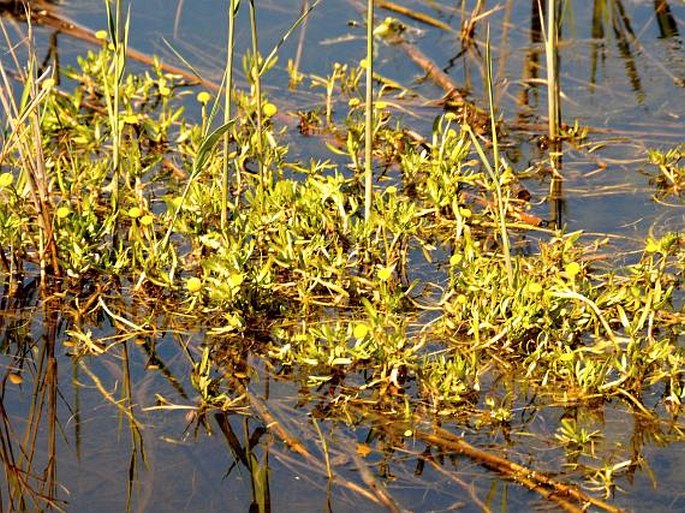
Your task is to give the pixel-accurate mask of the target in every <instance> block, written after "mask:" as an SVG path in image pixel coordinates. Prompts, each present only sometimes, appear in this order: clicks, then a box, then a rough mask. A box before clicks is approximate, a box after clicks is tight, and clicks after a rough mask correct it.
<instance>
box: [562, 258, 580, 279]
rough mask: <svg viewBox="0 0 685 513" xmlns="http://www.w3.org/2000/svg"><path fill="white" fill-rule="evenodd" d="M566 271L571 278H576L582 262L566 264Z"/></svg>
mask: <svg viewBox="0 0 685 513" xmlns="http://www.w3.org/2000/svg"><path fill="white" fill-rule="evenodd" d="M564 271H566V275H567V276H568V277H569V278H575V277H576V275H577V274H578V273H579V272H580V264H579V263H578V262H570V263H568V264H566V265H565V266H564Z"/></svg>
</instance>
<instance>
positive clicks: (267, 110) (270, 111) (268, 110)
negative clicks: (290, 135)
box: [262, 102, 278, 118]
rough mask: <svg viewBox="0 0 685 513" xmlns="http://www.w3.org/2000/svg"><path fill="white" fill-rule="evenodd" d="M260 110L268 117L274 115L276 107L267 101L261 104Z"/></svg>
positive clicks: (276, 110)
mask: <svg viewBox="0 0 685 513" xmlns="http://www.w3.org/2000/svg"><path fill="white" fill-rule="evenodd" d="M262 112H263V113H264V115H265V116H266V117H267V118H270V117H272V116H275V115H276V113H277V112H278V107H276V106H275V105H274V104H273V103H270V102H267V103H265V104H264V105H263V106H262Z"/></svg>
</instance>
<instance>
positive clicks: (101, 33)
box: [95, 30, 109, 41]
mask: <svg viewBox="0 0 685 513" xmlns="http://www.w3.org/2000/svg"><path fill="white" fill-rule="evenodd" d="M107 37H109V34H108V33H107V31H106V30H98V31H97V32H96V33H95V39H99V40H100V41H107Z"/></svg>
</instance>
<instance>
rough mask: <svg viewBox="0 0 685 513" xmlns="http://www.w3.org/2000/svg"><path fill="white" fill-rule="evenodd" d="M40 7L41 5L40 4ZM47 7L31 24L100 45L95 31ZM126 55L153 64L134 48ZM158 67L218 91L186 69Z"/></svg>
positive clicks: (164, 65) (209, 81)
mask: <svg viewBox="0 0 685 513" xmlns="http://www.w3.org/2000/svg"><path fill="white" fill-rule="evenodd" d="M41 5H43V4H42V3H41ZM48 6H49V4H46V6H45V8H42V9H40V10H37V11H32V12H31V20H32V21H33V23H36V24H38V25H43V26H45V27H50V28H53V29H55V30H57V31H59V32H61V33H63V34H67V35H68V36H71V37H73V38H76V39H80V40H81V41H85V42H86V43H90V44H93V45H101V44H102V41H101V40H99V39H98V38H97V37H95V31H93V30H91V29H89V28H88V27H84V26H83V25H80V24H78V23H76V22H75V21H73V20H71V19H69V18H68V17H66V16H63V15H62V14H60V13H58V12H55V10H54V6H52V7H48ZM126 55H127V56H128V57H129V58H131V59H133V60H136V61H138V62H141V63H143V64H146V65H149V66H152V65H154V64H155V59H154V58H153V57H151V56H150V55H148V54H146V53H143V52H141V51H139V50H136V49H134V48H130V47H127V48H126ZM159 67H160V68H161V69H162V71H165V72H167V73H171V74H174V75H178V76H180V77H182V78H185V79H186V80H188V81H190V82H192V83H195V84H200V85H203V86H204V87H207V88H208V89H211V90H213V91H218V90H219V89H220V86H219V84H217V83H215V82H212V81H211V80H207V79H204V78H202V77H199V76H197V75H196V74H195V73H192V72H190V71H188V70H186V69H183V68H179V67H177V66H173V65H171V64H165V63H163V62H160V63H159Z"/></svg>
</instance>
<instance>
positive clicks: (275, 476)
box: [0, 0, 683, 513]
mask: <svg viewBox="0 0 685 513" xmlns="http://www.w3.org/2000/svg"><path fill="white" fill-rule="evenodd" d="M9 4H10V2H7V1H6V2H2V3H0V8H1V7H4V6H7V7H8V8H9ZM14 5H16V3H14ZM531 5H532V9H531V13H530V14H531V15H530V27H531V30H530V32H529V35H527V36H526V37H528V38H529V40H528V41H526V42H525V44H522V47H523V49H524V50H523V52H524V53H525V55H526V56H525V58H524V61H523V68H524V71H523V83H524V86H523V87H522V89H521V94H520V96H519V102H520V106H521V110H520V111H519V112H521V116H522V117H526V118H529V117H531V116H534V115H536V114H535V113H537V115H538V116H539V115H540V114H539V111H540V110H541V109H543V107H544V102H541V101H540V97H541V96H542V95H541V93H540V90H539V87H538V83H539V82H540V75H541V74H540V69H541V66H542V65H541V63H540V57H539V55H540V48H539V47H540V43H541V42H542V23H541V17H540V9H539V6H538V2H537V0H533V1H532V3H531ZM654 13H655V15H656V20H657V23H658V27H659V33H660V37H662V38H665V39H677V38H678V37H679V31H678V25H677V19H676V17H675V16H673V14H672V11H671V8H670V6H669V5H668V3H667V2H666V1H658V0H655V2H654ZM607 19H608V20H609V21H607ZM632 25H633V21H632V20H631V18H630V16H629V14H628V11H627V10H626V8H625V7H624V5H623V4H622V3H621V2H620V1H607V0H595V2H594V4H593V14H592V27H591V34H592V38H593V41H592V43H591V45H592V54H591V56H592V57H591V59H592V60H591V62H592V65H591V71H590V83H591V84H592V85H593V86H594V85H600V81H599V79H598V77H597V70H598V67H599V66H600V65H601V63H602V62H603V61H604V60H605V59H606V58H607V55H609V53H608V52H610V49H609V48H607V46H608V43H607V41H606V38H607V34H608V33H609V31H611V32H612V33H613V35H614V37H615V38H616V46H617V49H618V55H619V56H620V58H621V59H622V61H623V63H624V67H625V70H626V76H627V78H628V85H629V87H630V89H631V90H632V91H633V92H634V94H635V98H636V99H637V100H638V102H644V101H645V100H646V99H647V98H648V93H649V92H650V91H649V89H648V87H649V86H648V84H645V83H644V81H643V78H642V76H641V72H640V71H639V66H640V59H639V54H638V53H637V52H636V48H637V47H636V37H635V32H634V30H633V28H632ZM567 42H568V41H567ZM528 43H530V44H528ZM474 44H475V43H474ZM517 44H518V43H517ZM300 48H301V46H300ZM470 57H471V58H473V59H476V58H479V57H478V53H477V52H475V51H474V52H472V55H471V56H470ZM565 62H566V61H565ZM564 64H565V63H564ZM447 69H448V70H449V69H450V68H449V66H448V67H447ZM467 73H470V71H467ZM435 112H436V111H431V115H433V114H435ZM567 116H570V115H569V114H567ZM538 132H540V130H538ZM547 150H549V151H551V152H552V154H555V153H560V152H559V148H558V146H557V147H554V146H552V147H549V146H548V147H547V148H545V151H544V152H541V153H538V154H537V155H544V156H545V157H547ZM566 165H567V161H563V162H562V160H561V158H560V157H559V158H557V159H556V160H553V162H552V169H553V170H554V171H555V172H561V174H564V172H565V171H566V169H563V168H562V166H566ZM567 168H568V171H569V172H568V175H567V176H569V177H571V178H569V180H571V179H572V176H573V172H574V169H575V170H576V171H577V168H574V167H573V165H571V166H567ZM550 182H551V186H550V188H551V193H550V195H549V203H550V207H551V211H550V214H549V219H550V220H551V221H552V222H553V223H554V224H556V225H557V226H561V225H563V223H564V220H565V217H566V213H567V210H566V206H565V204H566V203H565V198H564V197H563V191H562V180H561V178H560V177H559V176H558V175H557V174H556V173H553V176H552V178H551V180H550ZM631 210H632V209H631ZM562 214H563V215H564V217H562ZM11 267H12V266H11V263H10V262H7V263H6V268H7V269H9V268H11ZM8 283H9V284H8V285H6V286H5V287H6V288H5V293H4V294H3V295H2V299H1V300H0V301H1V302H0V309H1V310H2V315H0V329H1V331H0V349H1V351H2V355H3V356H2V360H1V361H2V365H3V367H4V373H3V379H2V383H1V384H0V387H1V390H0V458H1V459H2V464H3V473H4V477H5V478H6V479H5V483H6V486H5V487H4V488H2V489H1V491H0V510H3V511H41V510H50V509H54V510H58V509H67V510H73V511H83V510H85V509H87V507H88V506H90V507H93V505H97V506H98V510H99V511H105V510H107V509H109V510H111V511H122V510H123V509H128V510H140V511H142V510H145V509H146V508H152V507H153V505H154V509H155V510H156V511H164V510H169V511H176V510H179V509H186V508H188V507H189V502H194V504H195V506H196V507H200V506H204V507H206V508H208V510H216V509H218V508H221V507H225V505H226V503H227V501H233V502H230V504H231V508H232V510H234V511H237V510H240V511H249V512H253V511H254V512H260V513H262V512H264V513H265V512H269V511H271V510H272V505H274V504H279V507H278V510H279V511H284V510H300V511H302V510H304V511H307V510H311V509H314V508H317V509H324V510H325V511H356V512H358V511H381V510H387V511H398V510H400V509H401V507H402V506H401V505H406V506H408V507H413V508H417V509H418V510H427V509H429V508H431V509H433V508H435V509H437V508H443V509H444V510H448V509H450V508H451V509H457V508H460V509H463V510H465V511H489V510H490V511H492V510H500V509H507V508H509V509H510V510H519V511H523V510H526V509H528V508H530V507H532V506H535V505H538V506H539V505H540V503H539V502H538V499H536V498H531V496H530V495H529V494H528V492H527V491H525V490H523V489H522V488H521V487H519V486H518V484H512V483H511V482H509V481H506V480H504V479H502V476H501V474H500V473H498V472H494V471H492V470H487V469H492V467H487V469H486V468H484V466H482V465H480V464H479V463H478V460H476V459H475V458H473V459H470V458H469V457H467V456H465V453H464V452H463V447H462V448H461V449H459V448H458V447H460V446H455V445H454V444H455V443H456V442H455V440H453V438H452V437H454V436H455V434H457V433H458V434H461V433H467V434H468V436H469V437H470V440H471V441H472V443H473V444H474V445H476V444H479V446H486V447H490V448H491V449H492V448H496V450H497V452H498V453H500V452H501V453H509V454H513V455H514V457H515V458H517V459H518V460H520V461H528V462H531V463H530V464H531V466H533V467H535V468H542V469H545V470H551V471H552V472H558V473H559V475H560V478H564V479H567V480H568V481H574V480H575V481H581V480H583V479H590V480H591V483H592V484H593V486H594V487H595V488H596V489H597V490H599V491H600V492H602V493H606V494H607V495H609V496H613V495H614V494H617V493H618V492H617V490H616V489H615V487H613V486H609V485H607V482H608V481H607V480H606V478H607V477H608V476H609V475H610V474H611V476H612V477H615V476H616V475H619V476H620V478H621V480H620V483H621V486H622V487H623V488H625V489H626V490H627V495H625V496H624V495H620V493H619V494H618V499H616V500H617V502H618V503H623V504H631V503H632V504H633V505H634V504H636V503H649V497H650V493H651V492H650V491H649V490H648V491H647V492H646V493H645V492H644V490H642V489H641V488H640V486H641V485H644V483H645V482H647V481H649V479H648V477H646V476H649V475H650V473H651V474H654V475H655V476H657V479H658V480H659V481H662V482H663V483H665V489H666V490H667V491H669V493H670V494H671V495H670V496H669V498H670V500H677V499H673V497H675V494H674V493H673V490H669V487H670V488H675V489H676V492H678V490H677V487H678V485H679V484H680V483H679V481H678V476H679V473H678V469H679V462H680V461H681V460H682V459H683V457H682V455H679V454H678V452H677V451H673V450H669V451H662V452H658V448H660V447H665V446H667V445H668V444H673V443H674V442H675V441H678V440H682V437H683V433H682V427H681V426H680V425H679V423H678V422H677V418H676V417H675V416H671V415H670V412H669V411H667V407H666V405H664V404H663V403H659V399H658V398H655V401H657V404H656V405H655V407H654V409H655V410H656V411H658V415H655V416H653V415H646V414H645V412H644V411H639V410H638V409H632V408H631V407H630V402H629V401H628V402H627V404H628V405H626V403H620V402H618V400H616V402H614V403H608V404H595V405H589V406H577V405H574V406H563V407H557V406H555V404H554V401H553V400H549V398H547V400H546V399H544V398H536V397H527V396H526V394H525V393H524V394H522V395H523V398H522V399H521V401H520V404H518V403H517V404H511V405H510V406H511V409H512V410H513V411H520V412H521V414H520V415H518V416H517V417H515V418H514V419H513V420H505V421H503V422H500V423H493V424H492V426H491V428H490V430H489V431H488V430H486V432H484V433H483V432H480V434H475V433H476V431H477V430H478V429H479V426H478V422H480V421H485V420H487V419H486V417H487V415H486V413H484V412H488V411H489V410H488V408H489V406H488V407H486V401H488V400H492V401H493V402H496V403H497V404H500V403H501V404H509V403H508V402H511V398H512V397H513V396H514V395H516V394H517V393H518V391H517V390H515V389H514V386H513V385H502V384H501V383H502V382H505V383H506V382H507V381H508V380H507V379H506V377H502V378H501V379H500V378H499V377H498V378H497V379H495V380H494V381H495V384H492V388H490V389H487V388H484V390H483V391H482V395H481V396H479V397H477V398H474V400H473V409H472V410H469V411H467V412H465V415H464V417H463V418H461V417H456V416H453V415H451V416H447V415H446V416H444V417H442V420H441V422H442V424H443V426H441V427H445V428H448V430H447V433H442V437H436V438H432V437H431V436H436V435H435V434H434V433H433V432H429V431H428V429H427V428H426V429H424V428H425V426H426V425H425V422H426V419H427V418H430V416H431V415H432V414H433V413H434V412H430V411H429V408H428V407H426V412H425V417H426V418H420V419H414V418H410V419H409V420H408V419H407V418H406V417H402V415H401V412H403V411H404V409H405V408H406V405H405V403H404V402H403V400H402V397H401V395H400V394H396V393H395V394H394V393H392V392H390V393H389V394H388V395H386V396H384V397H378V396H373V395H371V396H369V395H364V393H365V392H364V391H362V392H355V394H356V393H359V397H355V400H352V401H348V400H347V399H346V397H348V396H349V395H350V393H349V391H350V390H355V391H356V390H357V389H355V388H354V382H355V381H357V383H359V382H362V381H363V377H359V376H344V375H336V376H334V377H333V379H331V380H330V381H327V382H326V383H325V384H323V385H321V386H320V387H319V388H318V389H315V388H313V387H312V386H311V383H309V379H310V376H309V375H304V376H298V375H297V372H292V373H290V372H291V371H286V370H283V371H282V372H278V371H279V369H275V368H273V363H271V362H269V361H268V360H261V359H260V357H258V356H256V354H255V353H260V345H259V344H260V341H258V340H255V341H250V342H248V341H246V340H245V339H244V338H236V339H235V340H226V339H221V340H214V339H211V338H210V337H204V336H203V335H202V330H201V329H198V328H197V327H193V326H184V325H183V324H182V323H180V324H178V321H175V320H173V319H168V318H163V319H160V320H159V322H160V324H159V326H160V327H159V331H156V330H155V329H152V328H150V327H149V326H147V329H144V330H139V331H135V332H131V330H130V329H127V328H125V327H123V326H122V324H121V323H120V322H118V321H117V319H116V318H114V317H113V316H112V315H109V314H107V313H106V312H105V311H104V309H103V308H96V305H97V304H99V303H97V296H96V293H95V291H90V292H91V293H92V294H93V296H94V297H96V299H95V300H94V301H93V302H90V301H89V300H88V298H84V299H86V301H85V303H87V304H89V305H90V307H92V309H94V310H96V312H95V313H93V312H90V313H85V312H89V311H90V310H92V309H91V308H90V307H88V308H85V309H84V313H83V314H82V315H77V314H75V313H74V314H72V313H69V312H67V311H66V310H59V309H57V307H56V306H55V305H57V304H60V303H61V301H60V300H59V298H54V299H53V300H47V301H41V297H40V287H39V286H38V284H37V281H36V280H30V279H29V280H26V281H23V282H19V283H17V282H15V281H9V282H8ZM113 302H114V303H115V304H117V307H118V309H117V310H116V312H120V314H121V315H122V316H124V317H126V318H133V322H134V323H135V324H137V325H140V326H146V319H149V318H155V312H147V311H146V310H145V309H144V308H142V307H141V308H140V309H139V310H137V309H136V308H133V307H132V306H131V303H130V302H126V301H120V299H119V298H115V299H114V300H113ZM36 305H40V306H36ZM62 306H63V305H62ZM109 306H110V308H113V307H112V305H109ZM117 315H118V314H117ZM174 324H177V326H176V327H177V328H178V329H172V327H171V326H173V325H174ZM67 331H69V332H70V333H67ZM263 337H264V338H266V339H267V340H268V335H267V336H264V335H263ZM73 340H76V341H80V342H79V343H78V344H77V343H75V342H74V343H72V342H73ZM261 342H264V340H262V341H261ZM252 344H254V345H252ZM65 347H70V349H68V352H67V351H66V350H65ZM208 348H211V349H208ZM253 349H254V351H253ZM97 353H103V354H101V355H100V356H93V355H95V354H97ZM203 362H204V364H203ZM203 365H204V367H203ZM350 381H352V382H353V383H349V382H350ZM497 382H499V383H500V384H499V385H497V384H496V383H497ZM257 391H258V392H257ZM550 403H551V404H550ZM381 406H383V407H387V409H388V410H389V411H393V412H395V413H396V414H397V416H394V417H387V418H383V417H382V416H381V415H380V414H379V412H378V410H379V409H380V408H381ZM398 412H399V413H398ZM488 415H490V413H488ZM559 423H561V425H568V426H570V427H569V429H570V428H571V427H574V426H575V427H578V428H582V429H585V431H586V432H587V433H592V432H594V431H596V430H602V431H604V438H603V439H602V440H600V441H597V442H595V440H594V439H593V440H592V443H593V444H594V443H597V445H596V446H595V447H593V449H592V451H593V452H592V454H589V455H588V454H584V453H583V452H582V450H580V449H579V444H578V443H577V441H576V442H575V443H570V442H569V443H567V444H565V445H563V446H561V445H559V444H557V440H558V439H557V438H555V436H556V435H560V436H568V433H564V432H560V431H558V430H557V424H559ZM416 426H421V430H419V431H413V430H412V428H415V427H416ZM210 433H211V434H213V435H214V436H210V435H209V434H210ZM417 433H418V434H417ZM440 433H441V432H440ZM217 435H218V436H217ZM429 435H430V436H429ZM590 438H592V437H590ZM447 442H450V443H447ZM669 447H671V448H672V447H677V446H673V445H670V446H669ZM655 454H656V458H654V455H655ZM598 458H599V459H601V458H604V459H603V460H602V464H603V465H604V466H603V467H601V468H598V466H597V465H596V460H597V459H598ZM654 459H656V461H657V462H659V463H658V465H653V464H651V463H650V461H653V460H654ZM557 464H559V466H558V467H557V466H556V465H557ZM593 465H594V466H593ZM650 467H651V468H650ZM495 470H497V467H495ZM588 475H589V476H590V477H589V478H588ZM103 483H105V485H103ZM633 483H637V484H636V485H635V486H636V489H640V490H642V491H641V492H639V493H638V492H632V490H633V488H632V487H631V486H632V485H633ZM533 484H535V483H533ZM107 488H110V489H112V490H115V491H106V489H107ZM362 499H363V501H362ZM360 502H362V504H360ZM558 506H560V507H561V505H559V504H558ZM545 507H547V503H545ZM273 509H276V508H273ZM651 509H652V510H653V511H656V510H657V509H658V508H656V507H654V506H653V505H652V508H651ZM663 509H664V510H666V509H667V505H665V506H664V508H663Z"/></svg>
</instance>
